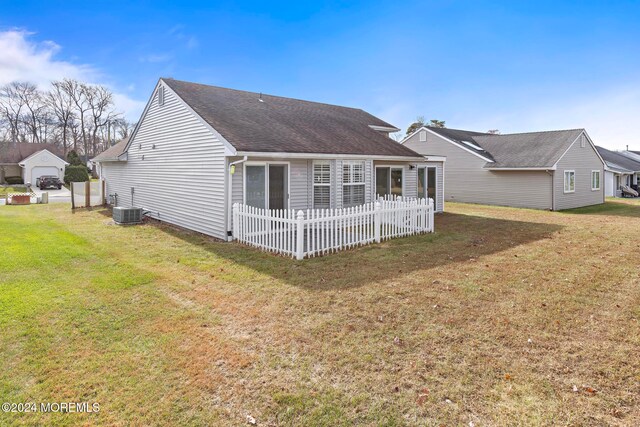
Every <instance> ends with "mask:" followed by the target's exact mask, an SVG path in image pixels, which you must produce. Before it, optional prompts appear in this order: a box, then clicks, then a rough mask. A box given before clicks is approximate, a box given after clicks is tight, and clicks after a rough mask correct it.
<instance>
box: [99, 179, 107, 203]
mask: <svg viewBox="0 0 640 427" xmlns="http://www.w3.org/2000/svg"><path fill="white" fill-rule="evenodd" d="M105 182H106V181H105V180H104V179H101V180H100V195H101V197H102V198H101V200H100V204H101V205H102V206H106V204H107V195H106V194H105V193H106V191H107V189H106V184H105Z"/></svg>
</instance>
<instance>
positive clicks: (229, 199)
mask: <svg viewBox="0 0 640 427" xmlns="http://www.w3.org/2000/svg"><path fill="white" fill-rule="evenodd" d="M248 159H249V156H244V157H243V158H242V159H241V160H236V161H235V162H231V163H229V165H228V167H227V173H228V175H227V176H228V180H229V181H228V183H227V242H230V241H231V240H233V236H232V234H233V231H232V230H230V228H231V227H230V225H231V215H232V211H231V207H232V206H231V203H232V197H231V196H232V194H231V192H232V181H233V173H231V171H232V170H234V171H235V165H239V164H241V163H244V162H246V161H247V160H248Z"/></svg>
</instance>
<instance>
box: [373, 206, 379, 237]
mask: <svg viewBox="0 0 640 427" xmlns="http://www.w3.org/2000/svg"><path fill="white" fill-rule="evenodd" d="M373 228H374V233H375V239H376V243H380V202H379V201H378V202H376V204H375V207H374V210H373Z"/></svg>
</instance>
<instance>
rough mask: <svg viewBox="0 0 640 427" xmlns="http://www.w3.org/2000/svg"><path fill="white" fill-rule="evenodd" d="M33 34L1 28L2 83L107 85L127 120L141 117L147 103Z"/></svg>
mask: <svg viewBox="0 0 640 427" xmlns="http://www.w3.org/2000/svg"><path fill="white" fill-rule="evenodd" d="M32 35H33V33H29V32H27V31H22V30H9V31H0V52H2V54H1V55H0V85H4V84H7V83H10V82H12V81H15V80H19V81H29V82H32V83H34V84H36V85H38V87H40V88H41V89H47V88H48V87H49V85H50V83H51V81H53V80H61V79H63V78H72V79H78V80H81V81H85V82H88V83H94V84H103V85H104V86H107V87H109V88H110V89H111V90H112V91H113V92H114V100H115V105H116V109H117V110H118V111H122V112H123V113H124V114H125V116H126V117H127V119H129V120H134V121H135V120H138V118H139V116H140V114H141V112H142V109H143V108H144V105H145V103H144V102H142V101H138V100H135V99H132V98H130V97H129V96H128V95H126V94H123V93H120V92H118V91H117V90H116V89H115V88H114V87H112V86H111V85H109V84H108V83H106V82H105V81H104V80H105V79H104V76H103V75H102V74H101V73H100V72H99V71H98V70H97V69H95V68H94V67H92V66H90V65H87V64H76V63H72V62H69V61H63V60H59V59H56V55H57V54H58V53H59V52H60V50H61V47H60V46H59V45H58V44H57V43H55V42H53V41H49V40H47V41H43V42H36V41H33V40H32V39H31V36H32Z"/></svg>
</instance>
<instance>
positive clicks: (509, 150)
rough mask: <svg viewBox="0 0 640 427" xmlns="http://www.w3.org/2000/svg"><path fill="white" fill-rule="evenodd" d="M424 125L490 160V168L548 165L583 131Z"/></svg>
mask: <svg viewBox="0 0 640 427" xmlns="http://www.w3.org/2000/svg"><path fill="white" fill-rule="evenodd" d="M427 128H428V129H430V130H431V131H433V132H435V133H437V134H439V135H441V136H443V137H445V138H447V139H449V140H451V141H452V142H454V143H456V144H457V145H459V146H460V147H463V148H465V149H469V150H471V151H472V152H475V153H477V154H479V155H481V156H482V157H484V158H485V159H488V160H492V161H491V162H487V163H486V164H485V166H484V167H485V168H491V169H526V168H551V167H553V165H555V164H556V163H557V162H558V160H560V158H561V157H562V155H563V154H564V153H565V152H566V151H567V149H568V148H569V147H570V146H571V144H572V143H573V142H574V141H575V140H576V139H577V138H578V137H579V136H580V134H581V133H582V132H584V129H569V130H555V131H544V132H528V133H512V134H503V135H496V134H488V133H482V132H472V131H463V130H460V129H446V128H433V127H430V126H428V127H427ZM473 145H475V146H476V147H477V148H475V147H473Z"/></svg>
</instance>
